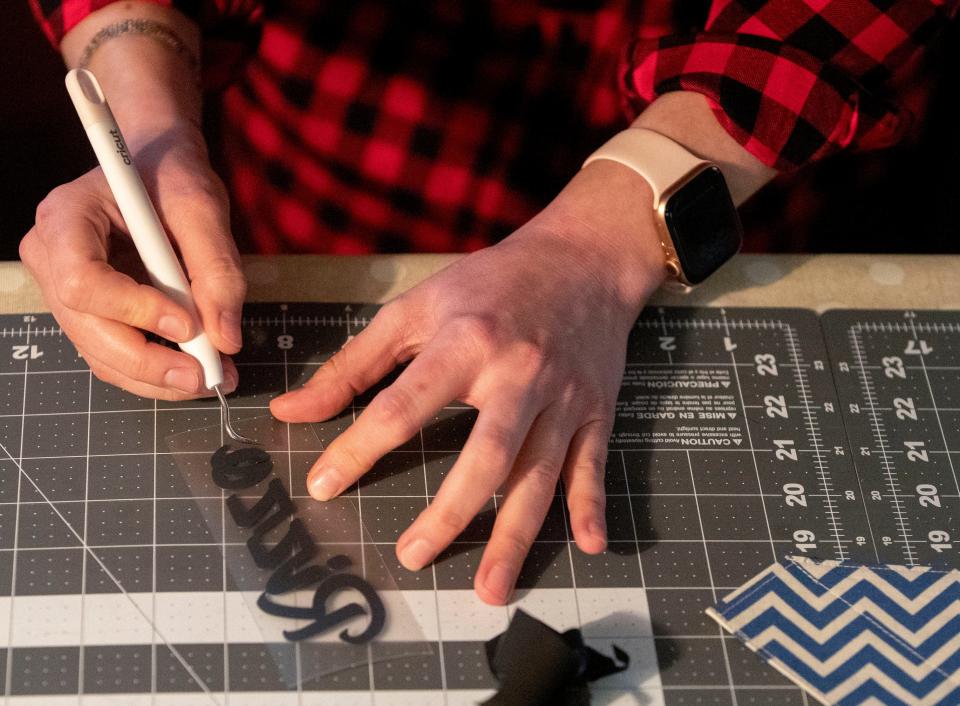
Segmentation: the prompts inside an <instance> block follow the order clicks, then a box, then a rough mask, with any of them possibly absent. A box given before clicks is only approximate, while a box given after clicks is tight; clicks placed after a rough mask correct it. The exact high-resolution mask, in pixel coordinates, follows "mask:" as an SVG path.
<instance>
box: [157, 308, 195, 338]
mask: <svg viewBox="0 0 960 706" xmlns="http://www.w3.org/2000/svg"><path fill="white" fill-rule="evenodd" d="M157 333H159V334H160V335H161V336H163V337H164V338H168V339H170V340H171V341H186V340H187V337H188V336H189V335H190V328H189V327H188V326H187V324H186V323H185V322H184V321H183V319H181V318H180V317H179V316H173V315H172V314H167V315H166V316H161V317H160V320H159V321H157Z"/></svg>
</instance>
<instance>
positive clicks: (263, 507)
mask: <svg viewBox="0 0 960 706" xmlns="http://www.w3.org/2000/svg"><path fill="white" fill-rule="evenodd" d="M272 507H276V508H277V511H276V512H275V513H274V514H273V515H272V516H270V517H269V518H267V513H268V512H270V508H272ZM227 509H228V510H229V511H230V517H232V518H233V521H234V522H236V523H237V526H238V527H243V528H244V529H249V528H250V527H253V526H254V525H258V526H257V528H256V530H255V532H256V534H258V535H261V536H262V535H265V534H267V533H268V532H270V530H272V529H273V528H274V527H277V526H278V525H279V524H280V523H281V522H283V521H284V520H285V519H287V518H288V517H293V516H294V514H296V512H297V508H296V507H295V506H294V504H293V500H291V499H290V494H289V493H288V492H287V489H286V488H284V487H283V481H281V480H280V479H279V478H274V479H273V480H272V481H270V485H268V486H267V492H265V493H264V494H263V497H262V498H260V499H259V500H257V502H255V503H254V504H253V506H252V507H250V508H245V507H244V506H243V503H242V502H241V501H240V498H238V497H237V496H236V495H231V496H230V497H229V498H227ZM264 518H267V519H264ZM261 523H262V524H261Z"/></svg>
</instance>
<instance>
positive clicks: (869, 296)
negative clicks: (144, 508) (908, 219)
mask: <svg viewBox="0 0 960 706" xmlns="http://www.w3.org/2000/svg"><path fill="white" fill-rule="evenodd" d="M456 257H457V256H453V255H404V256H370V257H322V256H284V257H247V258H245V259H244V268H245V271H246V274H247V276H248V279H249V282H250V294H249V299H250V301H260V302H277V303H283V302H296V301H327V302H383V301H386V300H388V299H390V298H391V297H393V296H395V295H397V294H398V293H400V292H402V291H403V290H405V289H407V288H409V287H410V286H413V285H414V284H416V283H417V282H418V281H420V280H422V279H423V278H425V277H427V276H429V275H430V274H431V273H433V272H436V271H437V270H439V269H440V268H442V267H444V266H445V265H447V264H449V263H450V262H452V261H454V260H455V259H456ZM958 272H960V257H949V256H940V257H930V256H770V255H756V256H746V255H745V256H741V257H738V258H737V259H735V260H734V261H733V262H731V263H730V264H729V265H727V266H726V267H725V268H724V269H723V270H722V271H721V272H720V273H718V275H717V277H715V278H714V279H712V280H711V282H710V283H709V284H708V285H706V286H704V287H701V288H699V289H697V290H695V291H693V292H690V293H687V294H683V293H679V292H675V291H669V290H664V291H661V292H659V293H658V294H657V295H656V296H655V297H654V299H653V302H652V303H654V304H661V305H680V306H695V305H702V306H730V307H734V306H743V307H759V306H763V307H770V306H781V307H800V308H808V309H814V310H817V311H824V310H826V309H831V308H841V307H843V308H876V309H885V308H886V309H901V310H902V309H918V310H920V309H951V310H960V277H958V276H957V274H958ZM43 310H45V306H44V304H43V301H42V298H41V297H40V294H39V291H38V290H37V288H36V285H35V284H34V283H33V281H32V280H31V278H30V277H29V275H28V274H27V273H26V272H25V270H24V269H23V267H22V266H21V265H19V263H0V313H2V314H16V313H27V312H40V311H43ZM794 315H795V314H794ZM48 358H49V356H48ZM154 428H156V424H155V425H154ZM21 453H22V451H21ZM311 458H312V454H311ZM691 472H692V470H691ZM695 497H696V496H695ZM701 533H702V529H701ZM703 541H704V545H705V546H706V535H704V539H703ZM711 581H712V579H711ZM661 593H663V592H661ZM664 595H666V594H664ZM41 598H42V597H41ZM18 600H21V601H23V600H29V597H28V598H27V599H24V598H22V597H21V598H20V599H18ZM578 605H579V604H578ZM605 610H607V609H605ZM681 612H682V611H681ZM438 620H439V617H438ZM725 642H726V641H724V640H716V639H714V640H713V641H712V642H710V643H709V644H710V645H714V644H723V643H725ZM11 644H12V643H11ZM464 644H466V643H464ZM631 644H632V643H631ZM685 644H686V643H685ZM703 644H705V645H707V644H708V643H707V642H705V641H703ZM444 654H445V653H444ZM643 654H647V653H643V652H638V653H637V655H638V657H637V662H638V665H642V664H645V663H647V662H650V658H649V655H648V657H647V659H646V661H645V660H644V659H643V658H642V655H643ZM724 654H725V655H726V652H725V653H724ZM725 660H726V657H725ZM707 661H708V662H709V658H707ZM750 664H751V665H752V661H751V663H750ZM751 668H752V667H751ZM728 669H729V667H728ZM377 683H378V685H379V683H380V682H379V681H378V682H377ZM658 683H659V682H658ZM764 683H766V682H764ZM644 684H646V682H644ZM740 686H742V685H740ZM378 688H379V687H378ZM664 688H665V689H666V687H664ZM690 688H693V687H690ZM738 688H739V687H738ZM780 688H783V687H780ZM685 689H688V687H686V686H683V687H675V688H673V690H672V691H671V692H670V695H671V696H672V697H677V695H678V694H679V695H683V694H685V693H687V691H684V690H685ZM731 689H732V687H731ZM714 691H716V690H714ZM470 693H472V692H470ZM613 693H614V692H611V694H613ZM642 693H644V694H647V695H649V693H648V692H647V691H643V692H642ZM650 693H652V692H650ZM689 693H690V694H691V696H692V695H693V694H694V692H693V691H690V692H689ZM744 693H746V692H744ZM776 693H777V694H782V695H783V696H784V698H786V695H787V694H788V691H782V692H776ZM791 693H792V692H791ZM467 695H468V694H467V692H464V693H463V694H460V695H459V696H462V697H463V699H461V701H462V702H463V703H467ZM175 696H176V695H171V694H166V695H164V698H163V699H161V700H160V701H157V702H156V703H164V704H166V703H174V700H175V698H174V697H175ZM184 696H185V697H187V698H188V699H190V698H192V697H193V696H194V695H193V694H186V695H184ZM234 696H236V695H234ZM274 696H275V695H273V694H271V698H274ZM281 696H283V695H281ZM298 696H300V695H298ZM321 696H322V695H321ZM395 696H396V693H393V692H391V694H390V695H388V696H386V697H385V698H386V701H385V702H391V701H390V699H392V698H394V697H395ZM768 696H769V694H768ZM168 697H169V698H168ZM44 698H46V697H44ZM73 698H75V697H73ZM97 698H99V697H97ZM118 698H121V699H122V698H126V697H125V696H123V695H121V696H120V697H118ZM251 698H253V699H254V700H253V701H249V702H247V701H236V699H234V701H236V703H262V701H257V699H263V698H265V693H256V694H254V695H253V696H252V697H251ZM277 698H279V697H277ZM290 698H292V697H290ZM318 698H319V697H318ZM358 698H359V696H358ZM775 698H779V697H775ZM21 702H22V703H28V701H27V700H22V701H21V700H17V699H11V700H10V701H9V703H11V704H14V703H21ZM188 702H189V703H193V702H191V701H187V702H182V701H176V703H188ZM319 702H320V701H319V700H318V701H317V703H319ZM627 702H629V701H623V703H627ZM766 702H767V703H769V702H770V701H769V700H767V701H766ZM30 703H35V702H34V701H31V702H30ZM45 703H54V702H53V701H49V702H45ZM57 703H60V702H59V701H58V702H57ZM63 703H67V701H64V702H63ZM70 703H76V701H70ZM104 703H106V702H105V701H104ZM111 703H123V701H122V700H121V701H113V702H111ZM277 703H288V701H279V700H278V701H277ZM289 703H293V702H292V701H289ZM298 703H300V702H299V701H298ZM311 703H313V702H312V701H311ZM391 703H392V702H391ZM410 703H413V702H412V701H411V702H410ZM450 703H454V702H453V701H451V702H450ZM617 703H620V701H617ZM669 703H679V702H678V701H676V700H675V699H674V700H673V701H669ZM741 703H742V702H741Z"/></svg>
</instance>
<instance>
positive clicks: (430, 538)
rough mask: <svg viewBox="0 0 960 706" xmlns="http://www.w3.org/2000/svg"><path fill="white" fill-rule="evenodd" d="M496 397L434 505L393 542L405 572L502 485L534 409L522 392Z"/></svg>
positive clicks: (425, 559)
mask: <svg viewBox="0 0 960 706" xmlns="http://www.w3.org/2000/svg"><path fill="white" fill-rule="evenodd" d="M499 392H500V394H497V395H493V396H492V401H491V403H489V404H488V405H486V406H485V407H483V408H481V410H480V414H479V416H478V417H477V421H476V424H475V425H474V427H473V431H471V433H470V437H469V438H468V439H467V443H466V444H465V445H464V447H463V451H462V452H461V454H460V458H459V459H458V460H457V462H456V463H455V464H454V466H453V468H452V469H451V471H450V473H449V474H448V475H447V477H446V479H445V480H444V482H443V484H442V485H441V486H440V490H439V491H438V493H437V496H436V497H435V498H434V499H433V502H432V503H430V505H429V506H428V507H427V509H426V510H424V511H423V512H422V513H420V516H419V517H418V518H417V519H416V521H415V522H414V523H413V524H412V525H411V526H410V527H409V528H408V529H407V531H406V532H404V533H403V535H401V537H400V539H399V540H397V558H398V559H399V560H400V563H401V564H403V566H405V567H406V568H407V569H409V570H411V571H416V570H419V569H421V568H423V567H424V566H426V565H427V564H429V563H430V562H431V561H433V560H434V559H435V558H436V556H437V554H439V553H440V552H441V551H442V550H443V549H444V548H445V547H447V545H449V544H450V542H452V541H453V540H454V539H456V538H457V536H458V535H459V534H460V533H461V532H463V530H464V529H465V528H466V526H467V525H468V524H469V522H470V521H471V520H472V519H473V517H474V516H475V515H476V514H477V513H478V512H479V511H480V510H481V508H483V506H484V504H485V503H486V502H487V500H489V499H490V497H491V496H492V495H493V494H494V493H495V492H496V490H497V488H499V487H500V485H501V484H502V483H503V482H504V480H506V478H507V475H508V474H509V472H510V468H511V467H512V466H513V462H514V459H515V458H516V456H517V453H518V451H519V450H520V447H521V444H522V443H523V440H524V438H526V436H527V432H528V430H529V429H530V425H531V424H532V423H533V419H534V417H535V416H536V406H535V402H534V401H533V400H531V399H530V397H529V396H526V395H524V390H523V389H522V388H518V389H515V390H501V391H499ZM541 519H542V518H541Z"/></svg>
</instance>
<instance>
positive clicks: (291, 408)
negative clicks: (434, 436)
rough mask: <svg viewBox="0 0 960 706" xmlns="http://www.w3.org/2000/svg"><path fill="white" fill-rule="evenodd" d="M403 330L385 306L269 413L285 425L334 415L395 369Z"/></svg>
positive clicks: (274, 402)
mask: <svg viewBox="0 0 960 706" xmlns="http://www.w3.org/2000/svg"><path fill="white" fill-rule="evenodd" d="M402 330H403V315H402V313H401V312H400V311H399V310H398V308H397V307H396V306H395V305H392V304H387V305H386V306H385V307H383V308H382V309H381V310H380V311H379V312H377V315H376V316H374V317H373V320H372V321H371V322H370V323H369V324H368V325H367V327H366V328H365V329H363V330H362V331H361V332H360V333H358V334H357V335H356V336H355V337H354V338H352V339H351V340H349V341H347V343H346V344H345V345H344V346H343V348H341V349H340V350H339V351H337V352H336V353H335V354H334V355H333V356H332V357H331V358H330V360H328V361H327V362H326V363H324V364H323V365H322V366H321V367H320V369H319V370H318V371H317V372H316V373H315V374H314V376H313V377H312V378H310V380H309V381H308V382H307V384H306V385H305V386H304V387H301V388H300V389H299V390H293V391H291V392H288V393H287V394H285V395H281V396H279V397H277V398H275V399H274V400H272V401H271V402H270V411H271V412H272V413H273V415H274V416H275V417H276V418H277V419H279V420H281V421H284V422H315V421H321V420H323V419H329V418H330V417H332V416H334V415H335V414H337V413H338V412H340V411H341V410H342V409H343V408H344V407H346V406H347V405H348V404H350V401H351V400H352V399H353V398H354V397H356V396H357V395H359V394H360V393H361V392H363V391H364V390H367V389H368V388H370V387H371V386H373V385H374V384H375V383H377V382H378V381H379V380H380V379H382V378H383V376H384V375H386V374H387V373H389V372H390V371H391V370H393V369H394V368H395V367H396V365H397V363H398V362H399V361H400V359H401V354H402V353H403V351H404V341H403V336H402V334H401V332H402ZM411 367H412V366H411ZM408 372H409V371H408ZM449 399H452V397H451V398H449ZM449 399H448V400H445V401H444V403H446V402H447V401H449Z"/></svg>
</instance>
